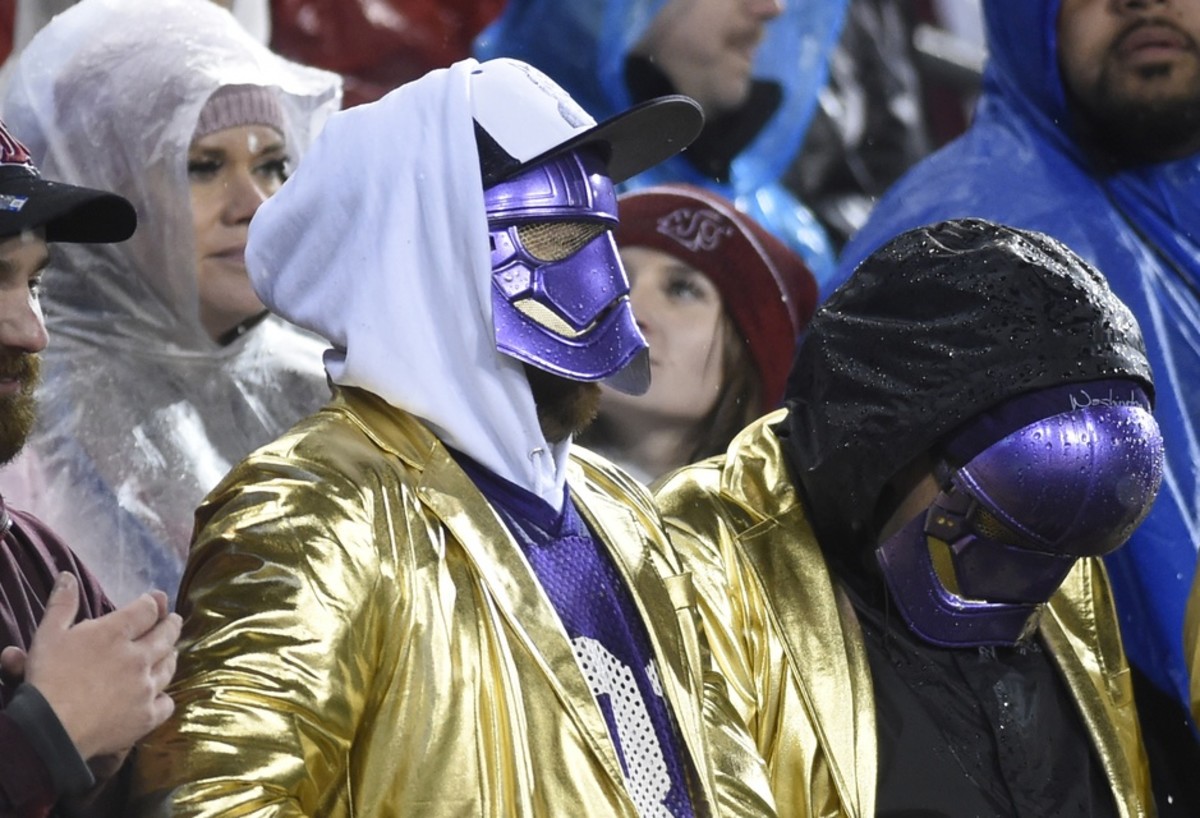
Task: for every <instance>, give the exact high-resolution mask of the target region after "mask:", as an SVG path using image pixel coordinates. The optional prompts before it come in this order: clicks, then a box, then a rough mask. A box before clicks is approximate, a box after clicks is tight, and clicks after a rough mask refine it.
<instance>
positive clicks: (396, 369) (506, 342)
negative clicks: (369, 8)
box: [135, 60, 773, 818]
mask: <svg viewBox="0 0 1200 818" xmlns="http://www.w3.org/2000/svg"><path fill="white" fill-rule="evenodd" d="M700 124H701V116H700V113H699V110H698V108H697V107H696V106H695V104H694V103H693V102H691V101H690V100H688V99H686V98H683V97H669V98H663V99H659V100H655V101H651V102H649V103H647V104H645V105H643V106H640V107H638V108H635V109H631V110H630V111H628V112H626V113H625V114H622V115H620V116H618V117H614V118H613V119H611V120H608V121H607V122H604V123H601V124H599V125H596V124H595V122H594V121H593V120H592V118H591V117H590V116H588V115H587V114H586V113H585V112H584V111H583V110H582V109H581V108H580V107H579V106H578V105H576V104H575V103H574V101H573V100H571V99H570V97H568V96H567V95H566V94H565V93H564V92H563V91H562V90H561V89H560V88H558V86H556V85H555V84H554V83H553V82H552V81H551V80H550V79H549V78H547V77H546V76H544V75H542V74H541V73H540V72H537V71H535V70H533V69H531V68H529V67H528V66H526V65H524V64H523V63H519V62H516V61H512V60H493V61H489V62H484V63H477V62H475V61H474V60H466V61H463V62H461V63H458V64H456V65H454V66H452V67H450V68H448V69H445V70H440V71H435V72H432V73H430V74H428V75H426V76H425V77H423V78H421V79H419V80H416V81H414V82H412V83H409V84H408V85H405V86H402V87H401V88H399V89H397V90H396V91H394V92H392V93H391V94H389V95H388V96H386V97H384V98H383V99H381V100H380V101H379V102H377V103H373V104H370V105H364V106H360V107H358V108H354V109H351V110H348V111H345V112H343V113H341V114H338V115H336V116H335V117H334V118H333V119H332V120H331V121H330V123H329V125H328V126H326V128H325V130H324V131H323V132H322V134H321V136H320V137H319V138H318V140H317V141H316V143H315V145H314V147H313V148H312V150H311V152H310V153H309V154H308V155H307V156H306V157H305V159H304V161H303V162H302V163H301V164H300V166H299V168H298V169H297V171H296V173H295V175H294V176H293V177H292V178H291V179H290V180H289V181H288V182H287V183H286V184H285V185H284V186H283V188H282V189H281V190H280V191H279V193H278V194H276V196H275V197H273V198H272V199H271V200H269V202H267V203H266V204H265V205H264V207H263V209H261V210H260V211H259V212H258V214H257V215H256V216H255V219H254V222H253V224H252V225H251V228H250V241H249V245H248V248H247V261H248V267H249V270H250V274H251V277H252V280H253V282H254V285H255V288H256V290H257V291H258V293H259V295H260V296H261V297H262V298H263V300H264V302H265V303H266V304H267V305H269V306H270V307H271V309H273V310H275V311H276V312H278V313H279V314H281V315H283V316H284V317H286V318H288V319H289V320H292V321H294V322H295V323H298V324H300V325H302V326H304V327H307V328H308V329H311V330H313V331H316V332H318V333H320V334H321V335H322V336H324V337H325V338H327V339H328V340H329V342H330V344H331V349H330V350H329V351H328V352H327V353H326V357H325V364H326V369H327V370H328V373H329V376H330V379H331V381H332V382H333V384H334V385H335V387H336V395H335V399H334V401H333V403H332V404H330V405H329V406H328V407H326V408H325V409H324V410H322V411H321V412H319V413H317V414H316V415H314V416H312V417H310V418H309V419H307V420H305V421H302V422H301V423H300V424H298V425H297V426H296V427H295V428H294V429H293V430H291V431H290V432H289V433H288V434H286V435H285V436H283V437H282V438H280V439H279V440H278V441H276V442H275V443H273V444H271V445H268V446H267V447H265V448H263V449H261V450H260V451H258V452H257V453H255V454H253V455H251V456H250V457H249V458H248V459H247V460H245V461H244V462H243V463H241V464H240V465H239V466H237V467H236V468H235V469H234V470H233V472H231V473H230V475H229V476H228V477H227V478H226V479H225V480H224V481H223V482H222V484H221V485H220V486H218V487H217V488H216V489H215V490H214V492H213V493H212V494H211V495H210V496H209V498H208V499H207V500H206V501H205V503H204V505H203V506H202V507H201V508H200V510H199V511H198V512H197V534H196V537H195V540H194V543H193V547H192V552H191V555H190V558H189V562H188V567H187V570H186V573H185V576H184V580H183V584H182V587H181V590H180V608H181V611H182V612H183V613H184V616H185V629H186V633H187V635H186V637H185V641H184V647H183V648H182V649H181V663H182V665H181V670H180V674H179V677H180V678H179V681H178V683H177V688H176V689H177V691H178V695H179V700H180V707H179V709H178V710H177V712H176V715H175V717H174V718H173V719H172V720H170V721H169V722H168V724H167V725H166V727H165V728H164V729H163V730H161V731H159V732H158V733H156V734H155V735H154V736H153V737H152V738H151V739H150V740H149V741H147V742H146V743H145V744H144V745H143V746H142V748H141V749H142V752H141V754H140V756H139V773H138V781H137V782H136V784H135V786H136V787H137V788H138V790H139V792H140V793H141V795H140V797H139V798H138V803H139V805H140V807H141V808H142V809H143V810H144V812H143V813H142V814H146V815H160V814H170V815H172V816H185V815H187V816H201V815H245V814H248V813H251V812H262V813H267V812H269V813H271V814H280V815H282V814H288V815H311V816H317V815H319V816H330V818H342V816H351V815H354V816H360V818H372V816H385V815H387V816H390V815H421V816H451V815H455V816H462V815H511V816H558V815H569V814H578V813H579V812H580V811H586V812H587V813H589V814H596V815H614V816H629V818H633V817H634V816H651V815H654V816H667V815H669V816H676V818H682V816H693V815H705V814H713V815H737V814H751V815H758V814H764V813H765V814H772V812H773V810H772V803H771V800H770V794H769V788H768V786H767V784H766V780H765V772H764V770H763V768H762V762H761V759H760V758H759V757H758V756H757V755H756V754H755V753H754V752H753V749H752V747H751V746H750V744H749V739H748V736H747V735H746V734H745V731H744V728H743V727H742V726H741V724H740V722H737V721H736V719H735V718H734V717H733V716H732V715H731V710H730V708H729V703H728V699H727V697H726V696H725V693H724V687H723V682H722V681H721V679H720V677H718V676H716V675H715V674H713V673H712V672H710V671H708V670H707V667H708V665H707V658H706V653H705V652H704V648H703V643H701V642H700V641H699V639H698V636H697V632H696V625H695V615H696V612H695V608H694V602H693V599H694V597H693V594H692V590H691V585H690V577H689V576H688V575H687V574H685V573H683V572H682V570H681V569H680V568H679V566H678V561H677V558H676V557H675V555H674V552H673V551H671V550H670V547H669V545H668V543H667V541H666V537H665V534H664V533H663V532H662V530H661V528H660V523H659V521H658V518H657V516H656V513H655V511H654V510H653V505H652V503H651V501H650V499H649V497H648V496H647V495H646V494H645V492H644V491H643V490H642V489H640V488H639V487H638V486H637V485H636V484H635V483H634V482H633V481H632V480H631V479H630V478H628V477H627V476H625V475H624V474H623V473H621V472H619V471H618V470H617V469H615V468H614V467H612V466H611V465H609V464H607V463H605V462H603V461H601V460H600V459H599V458H596V457H595V456H592V455H589V454H586V453H584V452H582V451H572V446H571V435H572V434H573V432H575V431H576V430H577V429H579V428H580V427H581V426H582V425H583V424H585V423H586V422H587V421H588V420H589V419H590V418H591V416H592V415H593V414H594V412H595V407H596V400H597V396H598V386H597V382H598V381H605V382H607V383H609V384H612V385H613V386H614V387H615V388H619V389H627V390H630V391H638V390H644V389H645V388H646V386H647V385H648V383H647V372H648V366H647V356H646V346H645V342H644V340H643V339H642V337H641V335H640V333H639V331H638V329H637V324H636V321H635V320H634V317H633V314H632V312H631V310H630V306H629V300H628V292H629V285H628V281H627V279H626V277H625V273H624V270H623V269H622V267H621V264H620V261H619V258H618V255H617V252H616V245H615V243H614V240H613V237H612V229H613V227H614V226H615V225H616V223H617V219H616V199H615V194H614V190H613V185H614V183H617V182H620V181H622V180H623V179H625V178H628V177H629V176H630V175H632V174H633V173H636V172H638V171H640V170H642V169H643V168H645V167H648V166H649V165H652V164H654V163H655V162H658V161H660V160H662V159H664V158H666V157H668V156H670V155H672V154H674V153H675V152H677V151H678V150H680V149H682V148H683V147H684V146H685V145H686V144H687V143H688V142H689V141H690V140H691V139H692V138H693V137H694V136H695V134H696V133H697V131H698V130H699V128H700Z"/></svg>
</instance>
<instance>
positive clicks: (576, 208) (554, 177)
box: [472, 60, 704, 394]
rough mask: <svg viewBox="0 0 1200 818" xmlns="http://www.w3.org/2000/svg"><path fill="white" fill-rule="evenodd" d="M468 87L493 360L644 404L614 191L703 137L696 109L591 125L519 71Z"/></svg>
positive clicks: (627, 115) (642, 365)
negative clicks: (508, 359)
mask: <svg viewBox="0 0 1200 818" xmlns="http://www.w3.org/2000/svg"><path fill="white" fill-rule="evenodd" d="M472 85H473V90H472V112H473V116H474V120H475V138H476V145H477V147H478V149H479V163H480V171H481V177H482V181H483V188H484V203H485V208H486V210H487V221H488V231H489V233H490V235H491V254H492V257H491V263H492V311H493V326H494V330H495V336H496V347H497V349H498V350H499V351H500V352H502V353H504V354H506V355H510V356H512V357H514V358H516V359H517V360H520V361H522V362H524V363H526V364H529V365H531V366H534V367H537V368H539V369H542V370H545V371H547V372H551V373H554V374H556V375H559V376H561V377H564V378H568V379H570V380H576V381H606V382H607V383H609V384H610V385H612V386H613V387H614V388H616V389H619V390H621V391H624V392H629V393H631V394H640V393H641V392H644V391H645V390H646V388H647V387H648V386H649V384H650V368H649V362H648V359H647V355H646V341H645V339H644V338H643V337H642V334H641V332H640V331H639V330H638V328H637V324H636V322H635V320H634V317H633V311H632V308H631V307H630V305H629V280H628V279H627V278H626V276H625V270H624V268H623V267H622V266H621V261H620V257H619V256H618V255H617V247H616V243H615V241H614V239H613V235H612V229H613V228H614V227H615V226H616V225H617V200H616V194H615V191H614V189H613V186H614V185H615V184H619V183H621V182H623V181H625V180H626V179H628V178H629V177H631V176H633V175H635V174H637V173H640V172H642V171H643V170H645V169H646V168H648V167H650V166H652V165H654V164H657V163H658V162H661V161H662V160H663V159H666V158H667V157H669V156H671V155H673V154H675V153H678V152H679V151H680V150H682V149H683V148H684V147H686V146H687V145H688V144H689V143H690V142H691V141H692V140H693V139H694V138H695V137H696V135H697V134H698V133H699V132H700V128H701V126H702V125H703V121H704V119H703V115H702V114H701V113H700V109H699V106H698V105H696V103H695V102H694V101H692V100H690V99H688V98H687V97H681V96H669V97H661V98H658V99H654V100H650V101H649V102H645V103H642V104H641V105H638V106H635V107H633V108H631V109H629V110H628V111H625V112H623V113H621V114H618V115H617V116H614V117H612V118H610V119H608V120H606V121H604V122H601V123H599V124H597V123H596V121H595V120H594V119H592V118H591V117H590V116H589V115H588V114H587V112H586V111H584V110H583V109H582V108H580V107H579V105H578V104H576V103H575V101H574V100H572V99H571V98H570V97H569V96H568V95H567V94H566V92H564V91H563V90H562V89H561V88H559V87H558V86H557V85H556V84H555V83H554V82H553V81H552V80H550V79H549V78H548V77H546V76H545V75H544V74H542V73H541V72H539V71H537V70H536V69H533V68H531V67H530V66H528V65H525V64H523V63H520V62H517V61H515V60H490V61H488V62H485V63H480V64H479V66H478V67H477V68H476V70H475V71H474V72H472ZM518 103H519V104H518Z"/></svg>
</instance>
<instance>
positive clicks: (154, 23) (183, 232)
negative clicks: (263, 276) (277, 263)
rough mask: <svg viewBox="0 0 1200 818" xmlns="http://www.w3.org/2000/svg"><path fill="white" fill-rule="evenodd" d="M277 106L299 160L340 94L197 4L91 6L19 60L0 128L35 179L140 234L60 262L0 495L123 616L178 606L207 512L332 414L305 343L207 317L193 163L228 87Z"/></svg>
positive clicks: (69, 16)
mask: <svg viewBox="0 0 1200 818" xmlns="http://www.w3.org/2000/svg"><path fill="white" fill-rule="evenodd" d="M247 84H252V85H262V86H269V87H273V88H276V89H278V90H279V93H280V99H281V101H282V103H283V108H284V113H285V119H286V122H287V128H288V131H289V132H288V133H286V134H285V137H286V140H287V145H288V152H289V155H290V156H291V157H292V159H293V161H294V160H296V159H297V158H299V155H300V154H301V153H303V151H304V149H305V147H306V146H307V145H308V144H309V143H310V142H311V141H312V139H313V137H314V136H315V134H316V132H317V131H318V130H319V129H320V127H321V126H322V125H323V124H324V122H325V120H326V119H327V117H328V116H329V115H330V114H331V113H332V112H333V111H334V110H336V109H337V107H338V104H339V101H340V85H339V80H338V79H337V77H336V75H333V74H330V73H326V72H323V71H319V70H316V69H311V68H307V67H303V66H299V65H296V64H293V63H290V62H287V61H286V60H283V59H282V58H280V57H278V56H276V55H274V54H272V53H271V52H269V51H268V50H267V49H266V48H265V47H263V46H262V45H260V44H258V43H257V42H255V41H254V40H253V39H252V37H251V36H250V35H248V34H247V33H246V32H245V31H244V30H243V29H242V28H241V27H240V26H239V25H238V24H237V23H236V22H235V21H234V19H233V17H232V16H230V15H229V14H228V13H227V12H225V11H223V10H221V9H220V8H218V7H216V6H215V5H213V4H212V3H208V2H198V1H197V0H153V2H147V0H84V2H82V3H80V4H78V5H76V6H75V7H73V8H72V9H70V10H69V11H67V12H64V13H63V14H61V15H59V16H58V17H56V18H55V19H54V21H53V22H51V23H50V25H48V26H47V27H46V28H44V29H43V30H42V31H41V32H40V33H39V34H38V36H37V37H35V38H34V39H33V41H32V42H31V43H30V44H29V46H28V47H27V48H26V50H25V51H24V52H23V54H22V55H21V58H20V60H19V62H18V64H17V65H16V66H15V69H14V71H13V74H12V77H11V82H10V85H9V86H8V87H7V89H6V93H5V98H4V101H3V109H2V116H3V118H4V120H5V121H6V122H7V123H8V124H9V126H10V127H11V129H12V131H13V132H14V134H16V135H17V136H18V138H19V139H21V140H23V141H24V142H25V143H26V144H27V145H28V147H29V149H30V152H31V153H32V154H33V157H34V161H35V162H36V163H37V165H38V166H39V167H40V168H41V169H42V173H43V175H45V176H46V177H47V178H51V179H61V180H64V181H68V182H71V183H73V184H79V185H87V186H90V187H95V188H101V189H105V190H112V191H116V192H118V193H120V194H121V195H123V196H125V197H126V198H128V199H129V200H130V201H131V202H133V204H134V207H136V208H137V212H138V220H139V224H138V229H137V232H136V233H135V234H134V236H133V238H131V239H130V240H128V241H126V242H124V243H121V244H115V245H56V246H54V247H53V248H52V251H51V253H52V264H51V268H50V269H49V270H48V271H47V273H46V275H45V277H44V291H43V297H42V298H43V308H44V310H45V311H46V314H47V326H48V328H49V332H50V339H51V340H50V346H49V348H48V349H47V351H46V353H45V354H44V356H43V357H44V360H43V369H42V387H41V390H40V409H39V412H40V415H39V421H38V427H37V429H36V430H35V432H34V435H33V436H32V438H31V440H30V442H29V444H28V445H27V446H26V449H25V451H24V452H23V453H22V455H21V456H20V457H19V458H18V459H17V461H15V462H14V463H13V464H12V465H11V466H9V467H8V468H6V470H5V472H4V477H3V479H2V481H0V488H2V489H3V491H4V494H5V495H6V497H7V498H9V499H10V500H12V501H13V503H14V505H16V506H17V507H24V508H28V509H29V510H31V511H33V512H34V513H35V514H37V515H38V516H40V517H42V518H43V519H44V520H46V521H47V522H48V523H49V524H50V525H51V526H52V527H53V528H54V529H55V530H56V531H57V532H58V533H60V534H61V535H62V536H63V538H64V539H65V540H66V542H67V543H69V544H70V545H71V547H72V548H74V549H75V550H76V551H77V553H78V554H79V555H80V556H81V557H82V558H83V560H84V562H85V563H86V564H87V565H88V566H89V567H90V568H91V569H92V570H93V571H94V572H95V573H96V574H97V575H98V576H99V578H100V580H101V582H102V583H103V584H104V586H105V589H106V590H107V591H108V593H109V595H110V596H111V597H113V599H114V600H115V601H118V602H122V601H124V600H127V599H129V598H131V597H133V596H135V595H137V594H138V593H141V592H142V591H144V590H146V589H147V588H149V587H159V588H163V589H164V590H166V591H167V592H168V594H170V595H172V596H173V595H174V593H175V591H176V588H177V585H178V581H179V576H180V573H181V571H182V567H183V563H184V559H185V557H186V553H187V547H188V543H189V540H190V538H191V531H192V514H193V511H194V509H195V507H196V506H197V505H198V504H199V503H200V501H201V500H202V499H203V497H204V495H205V494H206V493H207V492H208V491H209V490H210V489H211V488H212V487H213V486H214V485H215V484H216V483H217V482H218V480H219V479H220V478H221V477H223V476H224V474H225V472H226V471H228V470H229V468H230V467H231V466H232V465H233V464H235V463H237V462H238V461H239V460H240V459H241V458H242V457H243V456H245V455H246V454H248V453H249V452H250V451H251V450H253V449H254V448H256V447H257V446H260V445H262V444H264V443H267V442H269V441H270V440H272V439H273V438H274V437H276V436H277V435H278V434H279V433H281V432H282V431H284V430H285V429H286V428H287V427H289V426H290V425H291V424H292V423H294V422H295V421H296V420H298V419H299V418H301V417H302V416H304V415H306V414H309V413H310V412H312V411H313V410H315V409H316V408H318V407H319V406H320V405H321V404H322V403H324V401H325V400H327V399H328V396H329V391H328V388H327V385H326V380H325V374H324V370H323V368H322V365H321V353H322V352H323V350H324V348H325V344H324V343H323V342H321V341H319V340H318V339H316V338H315V337H314V336H310V335H307V334H304V333H302V332H301V331H300V330H298V329H296V328H294V327H292V326H291V325H289V324H286V323H284V322H283V321H282V320H281V319H279V318H276V317H274V316H271V317H268V318H266V319H265V320H263V321H262V322H260V323H258V324H257V325H255V326H254V327H253V328H251V329H250V330H248V331H247V332H246V333H244V334H243V335H242V336H240V337H239V338H237V340H235V341H233V342H232V343H230V344H228V345H227V346H220V345H218V344H217V343H216V342H214V341H213V340H211V339H210V337H209V335H208V334H207V333H206V331H205V329H204V327H203V326H202V325H201V323H200V318H199V300H198V299H199V296H198V292H197V285H196V276H197V269H196V262H195V255H194V250H193V238H192V215H191V203H190V198H189V187H188V175H187V152H188V146H189V143H190V141H191V137H192V133H193V131H194V129H195V125H196V122H197V118H198V116H199V114H200V111H201V109H202V107H203V106H204V104H205V102H206V101H207V100H208V98H209V96H211V95H212V93H213V92H214V91H215V90H216V89H218V88H220V87H222V86H225V85H247Z"/></svg>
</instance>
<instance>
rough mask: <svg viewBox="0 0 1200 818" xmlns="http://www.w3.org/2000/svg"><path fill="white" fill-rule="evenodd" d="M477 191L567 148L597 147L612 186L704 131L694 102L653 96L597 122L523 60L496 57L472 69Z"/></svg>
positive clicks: (665, 157)
mask: <svg viewBox="0 0 1200 818" xmlns="http://www.w3.org/2000/svg"><path fill="white" fill-rule="evenodd" d="M471 105H472V111H471V113H472V116H473V117H474V119H475V123H476V125H477V126H478V127H477V128H476V134H477V135H478V134H479V132H480V131H481V130H482V131H483V134H482V135H480V136H481V138H480V139H479V141H480V143H481V144H480V146H479V147H480V156H481V160H482V161H481V166H482V170H483V186H484V188H488V187H491V186H492V185H494V184H496V183H497V182H501V181H503V180H504V179H507V178H509V177H511V176H514V175H516V174H517V173H519V172H520V171H521V170H523V169H524V168H527V167H530V166H531V165H535V164H538V163H539V162H544V161H545V160H547V159H550V158H552V157H554V156H557V155H559V154H562V153H566V152H567V151H571V150H577V149H580V148H585V147H588V146H598V147H599V148H601V150H602V151H603V152H604V153H605V155H606V156H607V158H608V176H609V178H611V179H612V181H613V182H615V183H620V182H623V181H625V180H626V179H628V178H630V177H632V176H636V175H637V174H639V173H641V172H642V171H643V170H646V169H647V168H650V167H653V166H654V165H657V164H658V163H659V162H662V161H663V160H664V159H668V158H670V157H671V156H674V155H675V154H677V153H679V152H680V151H681V150H683V149H684V148H686V147H687V146H688V145H690V144H691V143H692V140H694V139H695V138H696V137H697V136H698V135H699V133H700V129H701V128H702V127H703V126H704V114H703V113H702V112H701V109H700V106H699V105H698V104H697V103H696V102H695V100H693V99H691V98H690V97H686V96H683V95H681V94H673V95H670V96H664V97H658V98H657V99H652V100H648V101H646V102H643V103H641V104H640V105H635V106H634V107H632V108H630V109H628V110H626V111H623V112H622V113H620V114H617V115H616V116H613V117H610V118H609V119H606V120H604V121H603V122H600V123H597V122H596V120H595V119H593V118H592V117H591V115H589V114H588V112H587V111H585V110H583V108H582V107H580V105H579V104H578V103H577V102H575V100H573V99H571V97H570V96H569V95H568V94H567V92H566V91H564V90H563V89H562V88H560V87H559V86H558V84H557V83H555V82H554V81H553V80H552V79H550V78H549V77H548V76H546V75H545V74H543V73H542V72H541V71H539V70H537V69H536V68H534V67H533V66H531V65H528V64H527V63H523V62H521V61H519V60H513V59H504V58H501V59H495V60H488V61H487V62H482V63H479V65H478V66H477V67H476V68H475V70H474V71H472V72H471Z"/></svg>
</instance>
